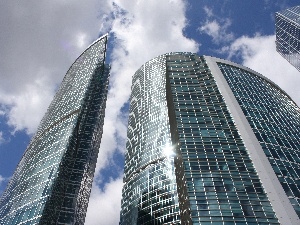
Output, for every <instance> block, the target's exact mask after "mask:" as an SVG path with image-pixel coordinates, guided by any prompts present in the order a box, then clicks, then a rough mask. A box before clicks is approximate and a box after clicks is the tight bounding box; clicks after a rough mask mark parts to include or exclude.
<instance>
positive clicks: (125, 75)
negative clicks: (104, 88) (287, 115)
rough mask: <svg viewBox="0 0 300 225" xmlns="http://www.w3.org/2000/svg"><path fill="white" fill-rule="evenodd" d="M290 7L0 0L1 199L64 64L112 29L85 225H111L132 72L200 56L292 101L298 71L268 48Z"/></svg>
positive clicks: (252, 2)
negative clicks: (163, 58) (173, 56)
mask: <svg viewBox="0 0 300 225" xmlns="http://www.w3.org/2000/svg"><path fill="white" fill-rule="evenodd" d="M297 4H299V1H297V0H243V1H241V0H231V1H230V0H213V1H212V0H189V1H183V0H164V1H158V0H153V1H141V0H130V1H122V0H115V1H112V0H105V1H104V0H86V1H85V3H84V4H83V3H82V2H81V1H68V0H64V1H62V0H54V1H51V3H50V2H48V1H38V2H37V1H34V0H28V1H26V2H25V1H18V2H16V1H2V2H1V3H0V29H1V31H2V32H1V35H0V51H1V53H2V54H1V56H0V155H1V157H0V193H1V192H3V190H4V189H5V186H6V184H7V182H8V180H9V177H10V176H11V175H12V173H13V171H14V169H15V167H16V165H17V163H18V162H19V160H20V158H21V156H22V154H23V152H24V150H25V149H26V146H27V144H28V142H29V141H30V138H31V136H32V135H33V134H34V132H35V130H36V127H37V125H38V123H39V121H40V120H41V118H42V116H43V115H44V113H45V111H46V109H47V107H48V105H49V103H50V101H51V99H52V98H53V95H54V93H55V90H56V89H57V87H58V85H59V84H60V82H61V80H62V78H63V76H64V74H65V73H66V71H67V70H68V67H69V66H70V65H71V64H72V63H73V61H74V60H75V59H76V58H77V57H78V55H79V54H80V53H81V52H82V51H84V49H85V48H86V47H87V46H88V45H89V44H90V43H91V42H92V41H93V40H95V39H96V38H97V37H99V36H101V35H102V34H104V33H106V32H110V35H109V43H108V48H109V51H108V59H109V62H110V63H111V65H112V70H111V79H110V90H109V95H108V102H107V109H106V118H105V122H104V123H105V124H104V134H103V138H102V143H101V148H100V153H99V157H98V163H97V169H96V179H95V182H94V186H93V189H92V194H91V199H90V206H89V208H88V213H87V219H86V224H88V225H93V224H105V225H110V224H111V225H113V224H118V220H119V207H120V198H121V187H122V170H123V164H124V162H123V154H124V151H125V149H124V146H125V139H126V125H127V124H126V123H127V113H128V98H129V96H130V86H131V76H132V75H133V74H134V72H135V71H136V70H137V69H138V68H139V67H140V66H141V65H142V64H143V63H145V62H146V61H148V60H150V59H151V58H153V57H155V56H157V55H160V54H163V53H166V52H171V51H191V52H198V53H199V54H200V55H210V56H215V57H220V58H225V59H230V60H232V61H234V62H237V63H241V64H243V65H245V66H247V67H250V68H252V69H254V70H256V71H257V72H260V73H262V74H263V75H264V76H266V77H268V78H270V79H271V80H273V81H274V82H275V83H276V84H278V85H279V86H280V87H281V88H282V89H284V90H285V91H286V92H287V93H288V94H289V95H290V96H291V97H292V98H293V99H294V101H295V102H296V103H297V104H298V105H300V89H299V88H298V86H299V84H300V73H299V72H298V71H297V70H296V69H295V68H293V67H292V66H291V65H290V64H289V63H288V62H286V61H285V60H284V59H283V58H282V57H281V56H280V55H279V54H278V53H277V52H276V50H275V43H274V41H275V36H274V34H275V18H274V13H275V12H276V11H280V10H283V9H285V8H288V7H292V6H295V5H297ZM103 218H107V219H106V220H105V221H103Z"/></svg>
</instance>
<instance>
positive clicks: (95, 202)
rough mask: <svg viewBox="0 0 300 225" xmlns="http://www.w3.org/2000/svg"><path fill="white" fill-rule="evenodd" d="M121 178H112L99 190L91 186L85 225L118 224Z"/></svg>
mask: <svg viewBox="0 0 300 225" xmlns="http://www.w3.org/2000/svg"><path fill="white" fill-rule="evenodd" d="M122 186H123V180H122V178H118V179H116V180H112V181H110V182H109V183H107V184H106V185H105V187H104V188H103V190H100V189H99V188H98V187H97V186H96V185H94V186H93V188H92V192H91V198H90V201H89V210H88V212H87V216H86V220H85V224H86V225H116V224H119V218H120V209H121V195H122Z"/></svg>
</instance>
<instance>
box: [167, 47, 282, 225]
mask: <svg viewBox="0 0 300 225" xmlns="http://www.w3.org/2000/svg"><path fill="white" fill-rule="evenodd" d="M167 73H168V77H169V79H170V84H171V91H172V98H173V104H174V109H175V118H176V123H177V131H176V130H173V129H171V132H178V137H179V143H180V145H179V146H180V147H179V152H178V153H179V154H181V156H180V158H182V164H183V170H184V179H185V181H184V183H185V186H186V189H187V198H188V200H189V207H190V208H189V209H188V211H189V212H190V217H191V221H192V224H194V225H197V224H199V225H200V224H201V225H208V224H228V225H229V224H230V225H231V224H239V225H241V224H251V225H254V224H279V222H278V220H277V218H276V216H275V213H274V212H273V209H272V207H271V205H270V202H269V200H268V198H267V196H266V193H265V192H264V189H263V187H262V185H261V182H260V179H259V177H258V175H257V173H256V171H255V168H254V166H253V163H252V162H251V159H250V158H249V155H248V152H247V149H246V147H245V145H244V143H243V140H242V137H241V136H240V134H239V132H238V130H237V128H236V126H235V123H234V121H233V120H232V117H231V115H230V112H229V110H228V108H227V106H226V103H225V102H224V100H223V98H222V95H221V93H220V92H219V90H218V87H217V84H216V82H215V80H214V77H213V75H212V74H211V73H210V70H209V68H208V67H207V65H206V63H205V60H204V58H200V57H198V56H197V55H195V54H188V53H181V54H171V55H167ZM170 122H171V123H172V121H170ZM173 144H176V145H177V143H173ZM176 176H181V175H180V174H179V173H177V170H176ZM177 179H178V180H181V179H180V178H177ZM178 192H180V191H179V190H178ZM179 195H180V193H179ZM179 199H181V198H180V196H179ZM181 210H183V209H181ZM184 224H189V223H188V222H184Z"/></svg>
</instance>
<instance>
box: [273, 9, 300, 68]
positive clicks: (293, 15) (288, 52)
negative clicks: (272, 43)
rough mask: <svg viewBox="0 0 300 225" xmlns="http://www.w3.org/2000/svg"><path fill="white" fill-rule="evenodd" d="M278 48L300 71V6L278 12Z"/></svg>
mask: <svg viewBox="0 0 300 225" xmlns="http://www.w3.org/2000/svg"><path fill="white" fill-rule="evenodd" d="M276 49H277V51H278V52H279V53H280V54H281V55H282V56H283V57H284V58H285V59H286V60H288V61H289V62H290V63H291V64H292V65H293V66H294V67H296V68H297V69H298V70H299V71H300V6H295V7H292V8H289V9H286V10H284V11H282V12H277V13H276Z"/></svg>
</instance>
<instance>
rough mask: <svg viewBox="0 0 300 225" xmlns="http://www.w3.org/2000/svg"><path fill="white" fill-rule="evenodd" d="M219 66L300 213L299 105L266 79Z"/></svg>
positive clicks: (291, 200)
mask: <svg viewBox="0 0 300 225" xmlns="http://www.w3.org/2000/svg"><path fill="white" fill-rule="evenodd" d="M219 67H220V68H221V70H222V72H223V74H224V77H225V78H226V80H227V82H228V84H229V86H230V88H231V89H232V91H233V93H234V95H235V97H236V99H237V101H238V102H239V104H240V106H241V108H242V110H243V112H244V114H245V116H246V118H247V120H248V122H249V124H250V125H251V128H252V129H253V131H254V133H255V135H256V137H257V139H258V140H259V142H260V144H261V146H262V148H263V150H264V153H265V154H266V156H267V157H268V159H269V162H270V164H271V165H272V168H273V170H274V171H275V173H276V175H277V177H278V179H279V181H280V183H281V185H282V187H283V189H284V191H285V193H286V195H287V196H288V198H289V201H290V202H291V204H292V205H293V207H294V209H295V211H296V212H297V214H298V216H300V199H299V198H300V180H299V178H300V126H299V125H300V112H299V107H298V106H297V105H296V104H295V103H294V102H293V101H292V100H291V99H290V98H289V97H288V96H287V95H286V94H285V93H283V92H282V91H281V90H280V89H278V88H277V87H275V86H274V85H272V84H270V83H269V82H266V81H265V80H264V79H263V78H261V77H258V76H253V74H251V73H249V72H247V71H245V70H243V69H239V68H235V67H230V66H227V65H226V64H219ZM237 84H239V85H237Z"/></svg>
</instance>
